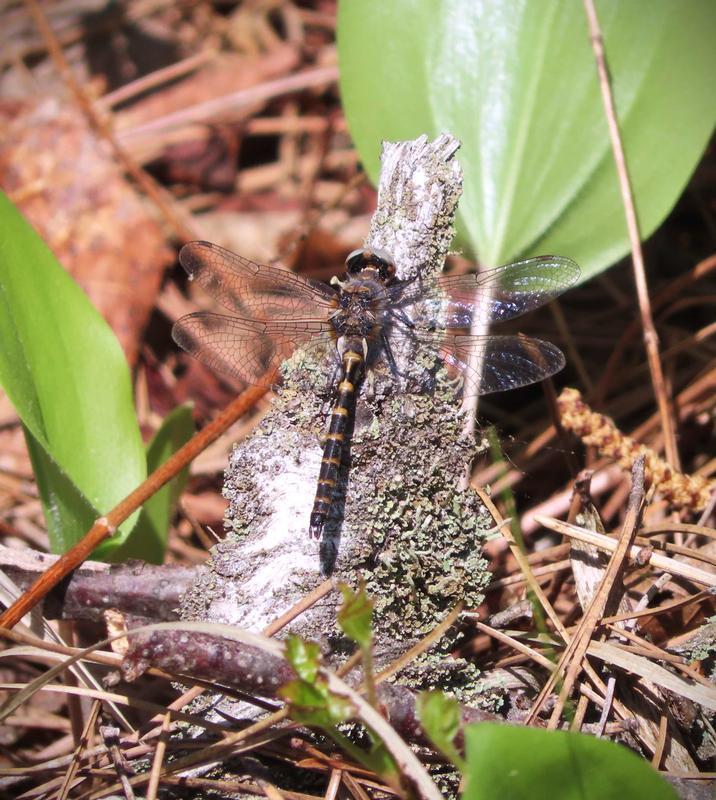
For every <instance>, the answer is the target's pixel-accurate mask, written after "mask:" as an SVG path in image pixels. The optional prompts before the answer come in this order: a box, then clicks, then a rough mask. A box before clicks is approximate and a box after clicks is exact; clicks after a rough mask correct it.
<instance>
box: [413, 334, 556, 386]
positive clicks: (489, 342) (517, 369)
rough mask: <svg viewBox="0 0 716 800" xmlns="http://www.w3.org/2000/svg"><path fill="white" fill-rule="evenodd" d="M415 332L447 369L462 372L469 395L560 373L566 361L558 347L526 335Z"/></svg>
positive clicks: (533, 381) (539, 379)
mask: <svg viewBox="0 0 716 800" xmlns="http://www.w3.org/2000/svg"><path fill="white" fill-rule="evenodd" d="M412 335H413V332H411V336H412ZM414 335H415V338H416V339H418V340H419V341H420V342H421V343H423V344H424V345H427V346H428V347H430V348H432V349H434V351H435V352H436V354H437V355H438V356H439V357H440V358H441V359H442V360H443V361H444V362H445V364H446V365H447V366H448V369H449V371H451V372H454V373H455V374H458V375H462V377H463V380H464V387H465V391H466V393H470V394H490V393H491V392H502V391H505V390H507V389H517V388H519V387H520V386H528V385H529V384H530V383H536V382H537V381H541V380H543V379H544V378H547V377H549V376H550V375H554V374H555V373H556V372H559V371H560V370H561V369H562V368H563V367H564V363H565V362H564V355H563V354H562V351H561V350H560V349H559V348H558V347H556V346H555V345H553V344H552V343H551V342H545V341H543V340H542V339H533V338H530V337H528V336H467V335H466V336H456V335H453V334H449V333H439V332H434V333H433V332H418V333H415V334H414Z"/></svg>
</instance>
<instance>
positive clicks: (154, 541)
mask: <svg viewBox="0 0 716 800" xmlns="http://www.w3.org/2000/svg"><path fill="white" fill-rule="evenodd" d="M194 430H195V429H194V420H193V418H192V413H191V406H190V405H184V406H178V407H177V408H175V409H174V410H173V411H172V412H170V413H169V414H167V416H166V417H165V418H164V420H163V421H162V424H161V426H160V428H159V430H158V431H157V432H156V433H155V434H154V436H153V437H152V440H151V441H150V442H149V444H148V445H147V473H152V472H154V470H155V469H158V468H159V467H160V466H161V465H162V464H163V463H164V462H165V461H166V460H167V459H168V458H169V456H172V455H174V453H176V451H177V450H178V449H179V448H180V447H182V445H184V444H186V443H187V442H188V441H189V439H191V437H192V436H193V435H194ZM188 478H189V467H185V468H184V469H183V470H182V471H181V472H180V473H179V474H178V475H177V476H176V477H175V478H173V479H172V480H171V481H169V483H167V484H166V485H165V486H163V487H162V488H161V489H160V490H159V491H158V492H157V493H156V494H153V495H152V496H151V497H150V498H149V500H147V502H146V503H145V504H144V505H143V506H142V508H141V510H140V512H139V519H138V520H137V524H136V525H135V526H134V529H133V530H132V532H131V534H130V535H129V538H128V539H127V541H126V542H125V543H124V544H123V545H122V546H121V547H119V548H117V549H116V550H114V551H111V559H112V561H124V560H126V559H128V558H141V559H142V560H143V561H150V562H152V563H154V564H161V563H162V561H163V560H164V552H165V550H166V545H167V534H168V532H169V523H170V522H171V517H172V514H173V513H174V509H175V507H176V504H177V502H178V500H179V496H180V495H181V493H182V490H183V489H184V486H185V485H186V482H187V479H188ZM107 544H112V543H111V542H108V543H107ZM104 547H105V545H100V546H99V547H98V548H97V555H98V556H99V557H101V556H102V555H103V553H104ZM108 555H109V554H108Z"/></svg>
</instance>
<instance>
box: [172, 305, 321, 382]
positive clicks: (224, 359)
mask: <svg viewBox="0 0 716 800" xmlns="http://www.w3.org/2000/svg"><path fill="white" fill-rule="evenodd" d="M331 332H332V327H331V325H330V323H329V322H321V321H319V320H270V321H268V322H259V321H257V320H245V319H238V318H236V317H229V316H225V315H223V314H211V313H209V312H205V311H200V312H197V313H195V314H188V315H187V316H185V317H182V318H181V319H179V320H177V322H176V323H175V324H174V327H173V328H172V338H173V339H174V341H175V342H176V343H177V344H178V345H179V346H180V347H182V348H183V349H184V350H186V351H187V353H190V354H191V355H193V356H195V357H196V358H198V359H199V360H200V361H202V362H203V363H204V364H206V365H207V366H208V367H210V368H211V369H214V370H217V371H218V372H223V373H225V374H227V375H232V376H233V377H235V378H238V379H239V380H242V381H244V382H246V383H251V384H255V385H257V386H272V385H274V384H275V383H277V382H278V374H277V370H278V368H279V366H280V365H281V362H282V361H284V360H285V359H286V358H288V357H289V356H290V355H291V353H293V351H294V350H295V349H296V347H298V346H299V345H301V344H303V343H305V342H308V341H310V340H313V339H315V338H316V337H319V338H321V339H322V340H324V341H325V343H326V344H328V343H330V341H331Z"/></svg>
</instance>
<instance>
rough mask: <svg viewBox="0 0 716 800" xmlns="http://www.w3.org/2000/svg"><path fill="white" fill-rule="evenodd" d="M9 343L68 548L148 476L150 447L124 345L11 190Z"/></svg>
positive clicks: (1, 299)
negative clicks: (26, 216)
mask: <svg viewBox="0 0 716 800" xmlns="http://www.w3.org/2000/svg"><path fill="white" fill-rule="evenodd" d="M0 341H2V348H0V384H1V385H2V387H3V389H4V390H5V392H6V393H7V395H8V397H9V399H10V401H11V402H12V404H13V405H14V407H15V409H16V411H17V413H18V414H19V415H20V418H21V420H22V422H23V425H24V428H25V432H26V438H27V442H28V449H29V451H30V457H31V459H32V464H33V467H34V469H35V475H36V477H37V485H38V489H39V491H40V497H41V499H42V505H43V509H44V512H45V519H46V522H47V528H48V533H49V535H50V544H51V547H52V550H53V552H56V553H59V552H64V551H66V550H67V549H69V548H70V547H71V546H72V545H74V544H75V543H76V542H77V541H78V540H79V539H80V538H81V537H82V536H83V535H84V533H85V532H86V531H87V529H88V528H89V527H90V525H91V524H92V522H93V521H94V519H95V518H96V517H98V516H100V515H101V514H104V513H106V512H107V511H108V510H110V509H111V508H112V507H113V506H115V505H116V504H117V503H118V502H119V501H120V500H121V499H122V498H124V497H125V496H126V495H127V494H129V492H130V491H131V490H132V489H134V487H135V486H136V485H137V484H139V483H141V481H142V480H144V478H145V476H146V463H145V457H144V449H143V447H142V441H141V437H140V434H139V427H138V425H137V420H136V416H135V413H134V404H133V400H132V386H131V381H130V376H129V370H128V369H127V364H126V361H125V359H124V354H123V353H122V349H121V348H120V346H119V343H118V342H117V340H116V338H115V336H114V334H113V333H112V331H111V330H110V328H109V326H108V325H107V324H106V323H105V321H104V320H103V319H102V317H101V316H100V314H99V313H98V312H97V311H96V310H95V309H94V307H93V306H92V304H91V303H90V302H89V300H88V299H87V297H86V295H85V294H84V293H83V291H82V290H81V289H80V287H79V286H77V284H76V283H75V282H74V281H73V280H72V278H71V277H70V276H69V275H68V274H67V273H66V272H65V271H64V269H62V267H61V266H60V265H59V264H58V263H57V261H56V259H55V257H54V256H53V255H52V253H51V252H50V251H49V249H48V248H47V247H46V245H45V244H44V242H43V241H42V240H41V239H40V237H39V236H38V235H37V234H36V233H35V232H34V231H33V229H32V228H31V227H30V225H28V223H27V222H26V221H25V219H24V218H23V217H22V216H21V215H20V213H19V212H18V211H17V209H16V208H15V207H14V206H13V205H12V203H10V201H9V200H8V199H7V197H6V196H5V195H4V194H2V193H0ZM136 518H137V515H136V514H135V515H132V517H130V518H129V520H127V521H126V522H125V523H124V525H123V526H122V527H121V528H120V531H119V533H118V534H117V535H116V536H115V537H114V538H113V540H112V541H113V544H115V546H116V544H117V543H119V542H121V541H122V540H123V539H124V538H125V537H126V536H127V535H128V533H129V531H130V530H131V529H132V527H133V525H134V522H135V521H136Z"/></svg>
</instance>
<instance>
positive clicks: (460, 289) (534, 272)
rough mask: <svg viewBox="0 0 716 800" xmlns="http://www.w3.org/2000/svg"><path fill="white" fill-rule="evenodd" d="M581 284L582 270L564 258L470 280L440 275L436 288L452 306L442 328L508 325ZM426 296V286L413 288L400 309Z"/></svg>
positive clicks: (443, 310)
mask: <svg viewBox="0 0 716 800" xmlns="http://www.w3.org/2000/svg"><path fill="white" fill-rule="evenodd" d="M578 279H579V267H578V266H577V265H576V264H575V263H574V261H572V260H571V259H569V258H564V257H562V256H539V257H537V258H529V259H527V260H526V261H517V262H515V263H514V264H506V265H504V266H502V267H497V268H496V269H491V270H487V271H485V272H479V273H477V274H471V275H441V276H440V277H439V278H438V279H437V286H438V289H439V290H440V291H442V292H443V293H444V294H445V295H446V297H447V301H446V302H445V303H443V304H442V306H441V307H440V318H439V324H440V325H441V326H444V327H448V328H467V327H470V325H471V324H472V322H473V321H474V322H482V323H488V322H503V321H504V320H507V319H512V318H513V317H518V316H520V315H521V314H526V313H527V312H528V311H532V310H533V309H535V308H539V306H541V305H544V304H545V303H547V302H549V301H550V300H553V299H554V298H555V297H557V296H558V295H560V294H561V293H562V292H564V291H565V290H566V289H569V288H570V286H574V284H575V283H576V282H577V280H578ZM424 292H425V287H424V286H422V287H419V286H410V287H408V288H407V290H405V291H404V292H403V293H402V294H401V295H400V297H399V298H396V300H397V303H398V304H399V305H400V306H404V305H410V304H413V303H417V302H419V301H420V300H421V299H422V297H421V295H423V294H424ZM435 307H436V309H437V306H435Z"/></svg>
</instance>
